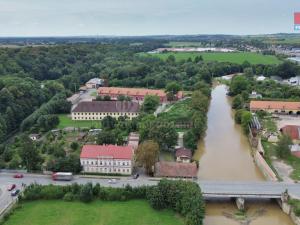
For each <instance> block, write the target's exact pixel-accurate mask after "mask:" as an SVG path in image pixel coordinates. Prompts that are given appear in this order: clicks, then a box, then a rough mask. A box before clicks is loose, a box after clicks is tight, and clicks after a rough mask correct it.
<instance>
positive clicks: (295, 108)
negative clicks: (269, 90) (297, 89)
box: [250, 101, 300, 115]
mask: <svg viewBox="0 0 300 225" xmlns="http://www.w3.org/2000/svg"><path fill="white" fill-rule="evenodd" d="M250 110H251V112H257V111H266V112H268V113H274V114H290V115H300V102H283V101H251V102H250Z"/></svg>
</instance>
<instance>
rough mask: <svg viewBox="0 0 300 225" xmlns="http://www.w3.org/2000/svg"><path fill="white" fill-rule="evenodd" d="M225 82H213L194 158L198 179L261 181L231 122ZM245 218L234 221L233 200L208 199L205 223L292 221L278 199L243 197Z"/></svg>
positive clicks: (276, 224)
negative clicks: (283, 210) (214, 83)
mask: <svg viewBox="0 0 300 225" xmlns="http://www.w3.org/2000/svg"><path fill="white" fill-rule="evenodd" d="M226 92H227V88H226V86H225V85H218V86H215V87H214V88H213V90H212V98H211V103H210V108H209V111H208V115H207V116H208V121H207V125H208V127H207V131H206V137H205V138H204V141H203V142H202V143H200V144H199V147H198V150H197V152H196V153H195V156H194V157H195V158H196V159H199V173H198V177H199V179H200V180H201V179H202V180H230V181H241V180H247V181H263V180H265V178H264V177H263V175H262V173H261V172H260V171H259V169H258V168H257V167H256V165H255V163H254V161H253V158H252V156H251V148H250V145H249V142H248V140H247V138H246V136H245V135H244V134H243V132H242V130H241V128H240V126H238V125H236V124H235V122H234V115H233V111H232V110H231V104H230V99H229V98H228V97H227V96H226ZM246 208H247V220H248V221H247V222H246V221H244V223H242V222H241V221H237V220H236V219H235V218H236V217H235V216H234V214H235V213H236V212H237V208H236V206H235V204H234V203H228V202H209V203H208V204H207V206H206V218H205V221H204V224H205V225H227V224H228V225H235V224H251V225H292V224H293V222H292V221H291V220H290V218H289V217H288V216H287V215H286V214H284V213H283V212H282V211H281V209H280V208H279V206H278V205H277V203H275V202H261V203H256V202H255V203H251V202H247V201H246Z"/></svg>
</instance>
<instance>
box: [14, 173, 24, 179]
mask: <svg viewBox="0 0 300 225" xmlns="http://www.w3.org/2000/svg"><path fill="white" fill-rule="evenodd" d="M23 177H24V176H23V174H21V173H17V174H15V175H14V178H23Z"/></svg>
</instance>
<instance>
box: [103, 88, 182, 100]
mask: <svg viewBox="0 0 300 225" xmlns="http://www.w3.org/2000/svg"><path fill="white" fill-rule="evenodd" d="M98 94H99V95H127V96H146V95H157V96H159V97H162V98H166V97H167V94H166V93H165V91H164V90H155V89H146V88H124V87H100V88H98ZM177 98H178V99H181V98H183V92H182V91H179V92H178V93H177Z"/></svg>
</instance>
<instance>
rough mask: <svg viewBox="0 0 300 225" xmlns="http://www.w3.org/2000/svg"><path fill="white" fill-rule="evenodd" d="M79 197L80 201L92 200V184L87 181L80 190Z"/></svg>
mask: <svg viewBox="0 0 300 225" xmlns="http://www.w3.org/2000/svg"><path fill="white" fill-rule="evenodd" d="M79 199H80V201H82V202H91V201H92V200H93V184H92V183H87V184H85V185H83V187H82V188H81V190H80V194H79Z"/></svg>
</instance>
